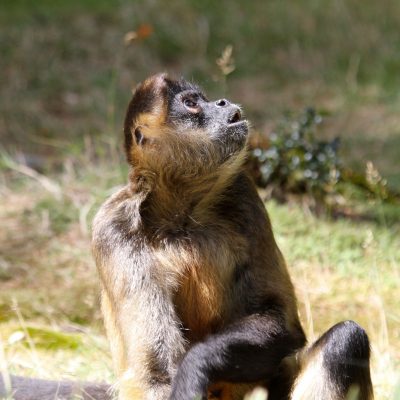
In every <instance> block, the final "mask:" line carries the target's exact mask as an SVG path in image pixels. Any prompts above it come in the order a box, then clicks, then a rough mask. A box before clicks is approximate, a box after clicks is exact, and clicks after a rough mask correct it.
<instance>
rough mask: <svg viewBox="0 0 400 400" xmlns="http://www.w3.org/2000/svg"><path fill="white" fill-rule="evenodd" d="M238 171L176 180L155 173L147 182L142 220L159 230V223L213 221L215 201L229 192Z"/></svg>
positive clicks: (177, 224) (168, 226)
mask: <svg viewBox="0 0 400 400" xmlns="http://www.w3.org/2000/svg"><path fill="white" fill-rule="evenodd" d="M239 173H240V170H236V171H235V173H234V172H233V171H232V170H230V171H229V170H228V171H226V170H222V171H217V172H216V173H213V174H210V175H208V176H201V177H193V178H191V179H186V178H185V179H183V178H182V179H179V178H176V179H174V180H170V179H166V177H163V176H157V177H154V176H153V177H152V179H151V182H150V181H145V182H146V184H145V185H144V187H145V189H144V190H147V191H148V192H147V194H146V195H145V196H144V200H143V201H142V204H141V207H140V208H141V215H142V218H143V222H144V223H145V224H147V225H151V226H153V228H154V229H156V230H158V229H159V228H160V227H165V229H178V230H179V229H180V228H182V227H184V226H187V224H188V223H189V224H191V223H193V224H200V225H201V224H205V223H208V222H210V221H212V220H213V218H214V215H213V214H214V213H213V208H214V206H215V204H216V203H218V202H219V201H221V199H222V198H223V197H224V196H225V195H226V191H227V189H228V187H229V186H230V185H231V184H232V182H233V181H234V180H235V178H236V177H237V176H238V175H239ZM143 183H144V181H143V180H142V182H141V184H142V185H143ZM142 190H143V189H142Z"/></svg>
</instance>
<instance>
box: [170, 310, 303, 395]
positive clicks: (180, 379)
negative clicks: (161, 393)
mask: <svg viewBox="0 0 400 400" xmlns="http://www.w3.org/2000/svg"><path fill="white" fill-rule="evenodd" d="M303 342H304V337H303V336H301V337H300V336H299V337H296V336H295V335H293V334H291V333H290V332H289V331H288V330H287V329H286V327H285V323H284V320H283V317H281V316H279V315H276V314H275V313H274V314H273V313H271V314H269V315H268V314H267V313H265V314H262V315H261V314H254V315H251V316H248V317H245V318H243V319H241V320H240V321H238V322H236V323H234V324H232V325H230V326H229V327H227V328H226V329H225V330H224V331H223V332H221V333H220V334H215V335H210V336H209V337H208V338H207V339H206V340H205V341H204V342H200V343H198V344H196V345H195V346H193V347H192V348H191V349H190V351H188V353H187V354H186V356H185V358H184V359H183V361H182V363H181V365H180V367H179V370H178V373H177V375H176V377H175V379H174V382H173V389H172V394H171V397H170V399H174V400H189V399H190V400H192V399H195V398H196V399H197V398H199V396H202V397H201V398H203V399H205V398H206V393H207V387H208V386H209V385H210V384H211V383H213V382H217V381H228V382H256V381H259V380H263V379H264V380H265V379H266V378H268V377H270V376H271V375H272V374H273V373H274V372H275V371H276V370H277V368H278V366H279V363H280V362H281V360H282V359H283V358H284V357H286V356H287V355H288V354H290V353H292V352H293V351H295V350H296V349H297V348H299V347H301V346H302V345H303Z"/></svg>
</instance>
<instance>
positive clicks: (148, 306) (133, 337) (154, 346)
mask: <svg viewBox="0 0 400 400" xmlns="http://www.w3.org/2000/svg"><path fill="white" fill-rule="evenodd" d="M102 302H103V313H104V317H105V318H104V319H105V321H106V327H107V333H108V336H109V337H110V344H111V351H112V353H113V359H114V363H115V364H116V373H117V375H118V383H117V389H118V391H119V399H121V400H166V399H168V397H169V393H170V383H171V378H172V376H174V375H175V372H176V365H177V362H178V361H179V359H180V358H181V357H182V354H183V352H184V340H183V338H182V335H181V332H180V330H179V326H178V322H177V319H176V317H175V311H174V309H173V306H172V304H171V303H170V301H169V299H168V298H167V296H166V295H165V293H163V291H162V290H161V289H160V288H158V287H157V286H156V285H153V284H150V283H149V284H148V285H147V286H146V289H145V290H143V291H140V290H136V291H135V292H132V293H129V294H127V295H125V296H123V297H120V298H119V300H118V302H117V303H116V302H112V301H110V299H109V297H108V295H107V292H105V291H104V292H103V299H102ZM113 304H117V306H113Z"/></svg>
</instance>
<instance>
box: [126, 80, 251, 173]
mask: <svg viewBox="0 0 400 400" xmlns="http://www.w3.org/2000/svg"><path fill="white" fill-rule="evenodd" d="M124 133H125V150H126V155H127V159H128V162H129V163H130V164H131V165H132V166H133V167H139V168H141V169H144V170H148V171H150V172H154V173H169V174H170V175H171V174H172V175H174V176H175V177H176V178H178V175H179V174H181V175H182V174H184V175H185V176H187V177H188V178H190V177H192V176H195V175H197V176H198V175H199V174H203V175H204V174H207V173H208V172H212V171H215V170H217V169H221V168H224V166H227V167H229V166H232V164H234V163H235V164H238V163H239V161H238V160H243V158H244V154H245V147H246V142H247V133H248V125H247V121H246V120H244V119H242V113H241V110H240V108H239V106H237V105H235V104H232V103H230V102H229V101H228V100H226V99H220V100H216V101H210V100H208V99H207V97H206V96H205V95H204V94H203V93H202V91H201V90H200V89H199V88H198V87H197V86H195V85H193V84H191V83H189V82H187V81H185V80H173V79H170V78H169V77H168V76H167V75H165V74H159V75H155V76H152V77H150V78H148V79H147V80H145V81H144V82H143V83H142V84H140V85H139V86H138V87H137V88H136V90H135V93H134V95H133V98H132V100H131V102H130V104H129V107H128V111H127V114H126V118H125V126H124Z"/></svg>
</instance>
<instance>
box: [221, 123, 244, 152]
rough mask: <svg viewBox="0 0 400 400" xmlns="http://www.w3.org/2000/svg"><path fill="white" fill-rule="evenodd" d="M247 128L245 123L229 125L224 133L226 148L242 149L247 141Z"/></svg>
mask: <svg viewBox="0 0 400 400" xmlns="http://www.w3.org/2000/svg"><path fill="white" fill-rule="evenodd" d="M248 133H249V126H248V123H247V121H239V122H235V123H233V124H229V125H228V126H227V128H226V131H225V133H224V141H225V142H226V144H227V145H228V146H234V147H238V148H239V149H240V148H242V147H243V146H244V145H245V143H246V140H247V136H248Z"/></svg>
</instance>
